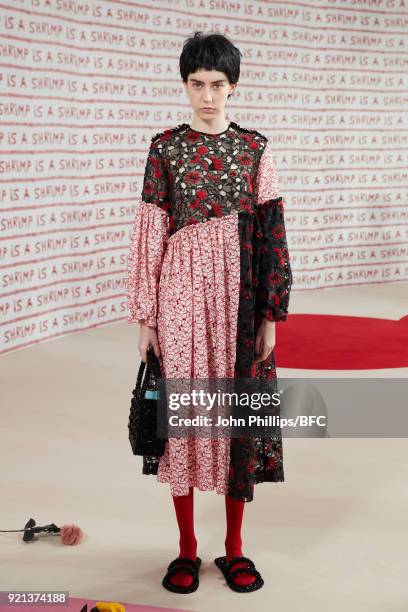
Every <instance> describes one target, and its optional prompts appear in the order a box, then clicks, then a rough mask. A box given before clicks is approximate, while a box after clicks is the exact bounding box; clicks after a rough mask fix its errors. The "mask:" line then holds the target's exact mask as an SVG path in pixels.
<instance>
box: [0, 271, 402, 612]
mask: <svg viewBox="0 0 408 612" xmlns="http://www.w3.org/2000/svg"><path fill="white" fill-rule="evenodd" d="M407 296H408V284H407V283H401V284H388V285H382V286H381V285H373V286H367V287H358V288H350V289H330V290H324V291H319V292H318V293H317V292H316V291H310V292H303V291H302V292H293V293H292V301H291V312H302V313H305V312H321V313H344V314H356V315H367V314H368V315H371V316H387V317H388V318H395V319H396V318H399V317H401V316H403V315H405V314H407V311H406V306H407V303H408V300H407ZM316 298H318V299H316ZM138 363H139V358H138V352H137V326H129V325H127V324H126V323H125V322H124V323H123V324H115V325H109V326H105V327H102V328H99V329H96V330H92V331H89V332H84V333H78V334H74V335H71V336H68V337H64V338H62V339H60V340H56V341H52V342H46V343H43V344H41V345H39V346H36V347H34V348H30V349H24V350H20V351H17V352H15V353H13V354H10V355H6V356H4V357H3V358H2V359H1V390H2V394H1V438H2V440H1V441H2V444H1V449H2V470H1V499H2V503H1V525H0V526H1V528H2V529H13V528H20V527H23V525H24V524H25V523H26V522H27V520H28V519H29V518H30V517H33V518H34V519H35V520H36V522H37V524H46V523H51V522H55V523H56V524H57V525H62V524H64V523H71V522H74V523H76V524H78V525H80V526H81V527H82V528H83V529H84V531H85V532H86V541H84V542H83V543H82V544H81V545H80V546H78V547H68V546H62V545H61V544H60V543H59V541H58V539H57V538H55V537H54V538H52V537H49V536H48V537H47V536H45V537H44V536H41V541H37V542H35V543H31V544H25V543H23V542H22V540H21V534H4V533H3V534H0V590H8V589H25V590H30V589H36V590H39V589H41V590H49V589H53V590H57V589H63V590H69V591H70V594H71V596H77V597H89V598H93V599H100V600H108V601H122V602H123V601H128V602H132V603H144V604H149V605H157V606H167V607H172V606H174V607H179V608H182V609H186V610H199V611H206V610H233V611H234V612H238V611H241V610H247V608H248V606H249V605H250V606H253V609H256V610H260V611H264V610H265V611H266V610H268V611H269V610H279V612H291V611H292V610H295V609H301V610H302V612H308V611H310V612H312V611H313V612H320V611H322V612H323V611H324V612H327V610H330V611H331V612H337V611H339V612H340V611H341V612H345V611H347V612H365V611H367V612H376V611H377V610H378V611H379V612H380V611H381V612H384V610H386V611H387V612H400V611H401V612H402V611H406V610H407V609H408V584H407V580H406V575H407V571H408V563H407V561H408V556H407V550H408V536H407V529H406V510H407V507H408V487H407V464H408V461H407V459H408V457H407V450H408V444H407V441H406V440H405V439H359V440H358V439H334V438H333V439H285V440H284V456H285V478H286V480H285V482H284V483H276V484H262V485H259V486H258V487H257V488H256V497H255V500H254V502H253V503H250V504H247V506H246V510H245V523H244V531H243V535H244V552H245V554H247V555H248V556H250V557H252V558H253V559H254V560H255V561H256V564H257V567H258V569H259V570H260V571H261V572H262V574H263V576H264V579H265V586H264V588H263V589H261V590H260V591H258V592H256V593H251V594H245V595H244V594H238V593H233V592H232V591H230V590H229V589H228V588H227V587H226V586H225V585H224V582H223V580H222V579H221V578H220V575H219V573H218V570H217V568H215V566H214V565H213V563H212V560H213V558H214V557H215V556H217V555H219V554H223V553H224V551H223V539H224V505H223V503H224V499H223V497H221V496H218V495H216V494H215V493H214V492H205V493H203V492H199V491H197V490H196V491H195V496H196V497H195V499H196V526H197V527H196V531H197V537H198V540H199V551H198V554H199V555H200V556H201V558H202V559H203V569H202V572H201V583H200V588H199V590H198V591H197V592H196V593H194V594H192V595H184V596H183V595H174V594H171V593H168V592H167V591H165V590H164V589H163V588H162V587H161V585H160V581H161V577H162V575H163V572H164V568H165V566H166V565H167V563H168V562H169V561H170V560H171V559H173V558H174V557H175V556H176V555H177V554H178V549H177V541H178V531H177V527H176V522H175V518H174V513H173V507H172V503H171V499H170V494H169V489H168V485H164V484H160V483H158V482H157V481H156V480H155V477H153V476H143V475H142V474H141V458H138V457H134V456H133V455H132V454H131V451H130V446H129V442H128V439H127V418H128V411H129V397H130V392H131V388H132V387H133V385H134V382H135V376H136V372H137V369H138ZM279 374H281V375H282V376H292V375H293V376H295V375H296V376H302V377H306V376H316V375H318V372H311V371H310V370H309V371H302V370H292V371H288V370H279V371H278V375H279ZM327 374H328V373H327V372H325V375H327ZM329 374H330V376H335V375H338V376H345V373H344V372H330V373H329ZM348 374H351V373H348ZM358 375H359V376H367V377H376V376H386V377H394V376H395V377H407V375H408V371H407V369H399V370H392V371H390V370H381V371H367V372H364V371H363V372H361V371H360V372H359V373H358Z"/></svg>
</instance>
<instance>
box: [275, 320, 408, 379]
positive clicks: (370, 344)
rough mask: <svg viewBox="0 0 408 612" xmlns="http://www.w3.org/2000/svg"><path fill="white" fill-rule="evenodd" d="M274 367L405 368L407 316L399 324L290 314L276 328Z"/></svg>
mask: <svg viewBox="0 0 408 612" xmlns="http://www.w3.org/2000/svg"><path fill="white" fill-rule="evenodd" d="M276 330H277V331H276V350H275V354H276V364H277V366H278V367H280V368H298V369H302V370H369V369H381V368H403V367H408V316H405V317H403V318H402V319H400V320H399V321H394V320H392V319H375V318H370V317H353V316H338V315H311V314H290V315H289V316H288V319H287V320H286V321H285V322H283V323H278V324H277V325H276Z"/></svg>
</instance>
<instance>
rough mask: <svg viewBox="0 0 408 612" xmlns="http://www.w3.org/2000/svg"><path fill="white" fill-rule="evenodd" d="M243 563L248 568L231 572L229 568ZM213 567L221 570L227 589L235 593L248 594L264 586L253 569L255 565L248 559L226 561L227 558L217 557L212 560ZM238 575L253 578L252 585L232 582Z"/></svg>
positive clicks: (240, 558) (237, 558)
mask: <svg viewBox="0 0 408 612" xmlns="http://www.w3.org/2000/svg"><path fill="white" fill-rule="evenodd" d="M238 562H244V563H247V564H248V567H238V568H237V569H235V570H232V571H231V567H232V566H233V565H235V563H238ZM214 563H215V565H216V566H217V567H218V568H219V569H220V570H221V572H222V574H223V576H224V578H225V581H226V583H227V584H228V586H229V588H230V589H232V590H233V591H236V592H237V593H250V592H252V591H257V590H258V589H260V588H261V587H263V585H264V580H263V578H262V576H261V574H260V573H259V572H258V570H257V569H256V567H255V563H254V562H253V561H251V559H248V557H234V558H233V559H231V561H227V557H225V556H224V557H217V558H216V559H214ZM238 574H252V575H253V576H255V580H254V582H252V584H237V583H236V582H235V580H234V578H235V576H238Z"/></svg>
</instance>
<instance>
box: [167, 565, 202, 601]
mask: <svg viewBox="0 0 408 612" xmlns="http://www.w3.org/2000/svg"><path fill="white" fill-rule="evenodd" d="M200 566H201V559H200V557H197V559H196V560H195V561H193V560H192V559H188V558H187V557H177V559H174V560H173V561H172V562H171V563H169V565H168V567H167V573H166V575H165V576H164V578H163V580H162V585H163V586H164V588H165V589H167V590H168V591H172V593H193V592H194V591H196V590H197V589H198V585H199V584H200V581H199V578H198V575H199V570H200ZM180 570H183V572H185V573H186V574H190V575H191V576H192V577H193V581H192V583H191V584H190V585H189V586H182V585H178V584H173V583H172V582H171V580H170V578H171V577H172V576H174V574H176V573H177V572H179V571H180Z"/></svg>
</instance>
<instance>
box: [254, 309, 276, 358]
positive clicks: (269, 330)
mask: <svg viewBox="0 0 408 612" xmlns="http://www.w3.org/2000/svg"><path fill="white" fill-rule="evenodd" d="M274 346H275V321H268V319H265V318H263V319H262V321H261V324H260V325H259V328H258V331H257V334H256V339H255V355H256V356H257V357H256V359H254V363H259V362H260V361H265V359H266V358H267V357H268V355H270V353H271V352H272V350H273V347H274Z"/></svg>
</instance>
